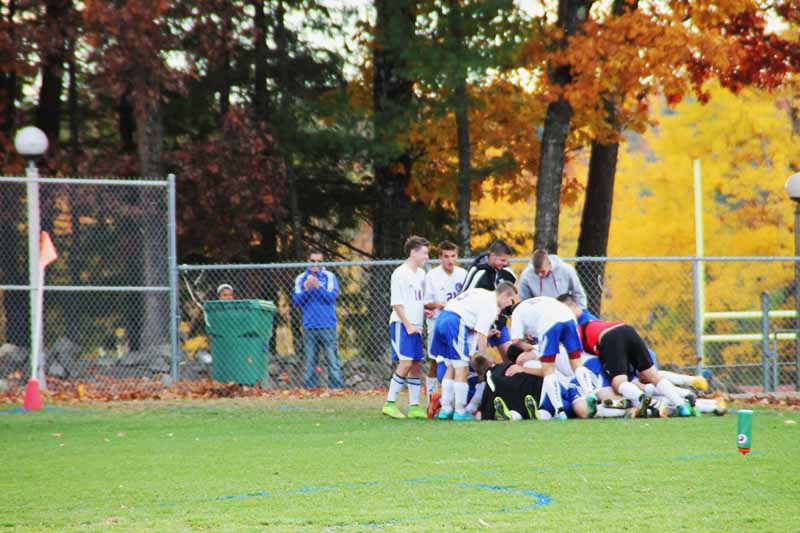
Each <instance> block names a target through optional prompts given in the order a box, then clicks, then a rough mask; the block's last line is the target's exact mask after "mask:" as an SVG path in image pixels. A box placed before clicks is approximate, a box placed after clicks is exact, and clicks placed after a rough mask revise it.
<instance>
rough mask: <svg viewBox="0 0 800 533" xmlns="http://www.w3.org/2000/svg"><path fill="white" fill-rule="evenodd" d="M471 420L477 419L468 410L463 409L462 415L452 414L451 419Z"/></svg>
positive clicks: (459, 420)
mask: <svg viewBox="0 0 800 533" xmlns="http://www.w3.org/2000/svg"><path fill="white" fill-rule="evenodd" d="M473 420H477V418H475V417H474V416H472V413H470V412H469V411H464V414H462V415H460V414H458V413H455V414H453V421H454V422H470V421H473Z"/></svg>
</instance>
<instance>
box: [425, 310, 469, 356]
mask: <svg viewBox="0 0 800 533" xmlns="http://www.w3.org/2000/svg"><path fill="white" fill-rule="evenodd" d="M471 337H472V335H470V332H469V329H468V328H467V326H466V324H464V321H463V320H462V319H461V317H460V316H459V315H457V314H456V313H453V312H452V311H447V310H444V311H442V314H441V315H439V318H437V319H436V327H434V328H433V340H432V341H431V355H433V356H435V357H436V360H437V361H441V360H450V361H469V356H470V355H472V352H473V351H474V350H475V347H474V346H473V344H474V343H473V340H472V338H471Z"/></svg>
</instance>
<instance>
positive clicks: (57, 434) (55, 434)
mask: <svg viewBox="0 0 800 533" xmlns="http://www.w3.org/2000/svg"><path fill="white" fill-rule="evenodd" d="M51 435H53V436H54V437H55V438H57V439H60V438H61V437H63V436H64V434H63V433H51Z"/></svg>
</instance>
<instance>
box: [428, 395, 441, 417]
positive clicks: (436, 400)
mask: <svg viewBox="0 0 800 533" xmlns="http://www.w3.org/2000/svg"><path fill="white" fill-rule="evenodd" d="M441 398H442V393H440V392H434V393H432V394H431V401H430V402H428V418H436V415H437V414H438V413H439V409H441V407H442V402H441Z"/></svg>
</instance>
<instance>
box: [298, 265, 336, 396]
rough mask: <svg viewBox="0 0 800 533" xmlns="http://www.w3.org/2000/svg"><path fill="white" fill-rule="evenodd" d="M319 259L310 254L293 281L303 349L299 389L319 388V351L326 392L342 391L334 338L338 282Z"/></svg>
mask: <svg viewBox="0 0 800 533" xmlns="http://www.w3.org/2000/svg"><path fill="white" fill-rule="evenodd" d="M322 260H323V257H322V254H321V253H319V252H313V253H312V254H311V255H310V256H309V258H308V262H309V265H308V268H306V270H305V272H303V273H302V274H300V275H299V276H297V278H296V279H295V280H294V296H293V298H292V300H293V301H294V305H296V306H298V307H300V308H301V309H302V310H303V347H304V349H305V356H306V365H305V371H304V373H303V381H304V383H303V385H304V386H305V387H306V388H309V389H314V388H317V387H318V385H319V379H318V376H317V371H316V370H317V358H318V356H319V352H320V351H321V350H324V351H325V355H326V357H327V359H328V379H329V381H330V388H332V389H341V388H342V370H341V368H340V367H339V350H338V343H339V339H338V335H337V333H336V296H338V294H339V280H337V279H336V276H335V275H334V273H333V272H331V271H329V270H325V268H324V267H322V266H320V263H322Z"/></svg>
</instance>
